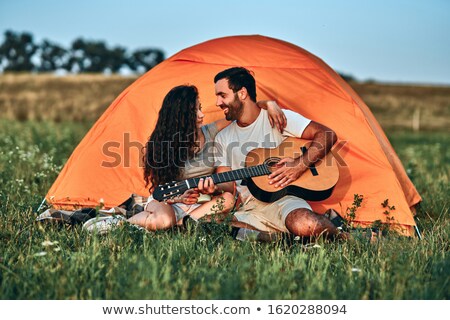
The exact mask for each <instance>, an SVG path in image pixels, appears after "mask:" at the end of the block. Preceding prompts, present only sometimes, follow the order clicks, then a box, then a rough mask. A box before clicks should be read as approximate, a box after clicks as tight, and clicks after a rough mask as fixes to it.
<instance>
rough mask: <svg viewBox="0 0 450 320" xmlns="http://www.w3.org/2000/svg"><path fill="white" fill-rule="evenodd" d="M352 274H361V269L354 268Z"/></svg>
mask: <svg viewBox="0 0 450 320" xmlns="http://www.w3.org/2000/svg"><path fill="white" fill-rule="evenodd" d="M352 272H361V269H359V268H352Z"/></svg>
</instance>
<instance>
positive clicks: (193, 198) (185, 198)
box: [167, 189, 200, 204]
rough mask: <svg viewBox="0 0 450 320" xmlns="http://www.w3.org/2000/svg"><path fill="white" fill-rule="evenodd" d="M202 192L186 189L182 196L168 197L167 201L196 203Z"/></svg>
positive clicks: (171, 202)
mask: <svg viewBox="0 0 450 320" xmlns="http://www.w3.org/2000/svg"><path fill="white" fill-rule="evenodd" d="M199 196H200V193H199V192H198V191H196V190H192V189H191V190H186V191H185V192H184V193H183V194H182V195H181V196H178V197H174V198H172V199H167V203H169V204H173V203H184V204H195V203H197V201H198V197H199Z"/></svg>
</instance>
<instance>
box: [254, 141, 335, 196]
mask: <svg viewBox="0 0 450 320" xmlns="http://www.w3.org/2000/svg"><path fill="white" fill-rule="evenodd" d="M310 143H311V141H310V140H303V139H298V138H290V137H289V138H286V139H285V140H284V141H283V142H282V143H281V144H280V145H279V146H278V147H277V148H274V149H266V148H258V149H253V150H251V151H250V152H249V153H248V154H247V157H246V161H245V164H246V167H252V166H257V165H261V164H263V163H265V164H266V165H267V166H268V167H269V168H270V169H271V170H272V169H273V171H275V170H276V167H274V165H275V163H276V162H277V161H279V160H281V159H283V158H286V157H291V158H294V159H295V158H298V157H299V156H301V155H302V154H303V153H304V152H305V151H306V149H307V148H308V145H309V144H310ZM338 180H339V168H338V166H337V163H336V160H335V159H334V157H333V155H332V153H331V152H329V153H328V154H327V155H326V156H325V157H324V158H323V159H321V160H320V161H318V162H316V163H315V165H314V167H311V168H309V169H308V170H307V171H305V172H304V173H303V174H302V175H301V176H300V178H298V179H297V180H295V181H293V182H292V183H290V184H289V185H287V186H286V187H284V188H275V186H274V185H270V184H269V179H268V176H266V175H264V176H259V177H252V178H247V179H246V181H247V187H248V188H249V190H250V192H251V194H252V195H253V196H254V197H255V198H256V199H258V200H260V201H263V202H273V201H276V200H278V199H280V198H282V197H284V196H286V195H293V196H297V197H299V198H302V199H305V200H309V201H321V200H325V199H326V198H328V197H329V196H330V195H331V193H332V192H333V188H334V186H335V185H336V183H337V181H338Z"/></svg>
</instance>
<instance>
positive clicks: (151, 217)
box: [84, 85, 286, 231]
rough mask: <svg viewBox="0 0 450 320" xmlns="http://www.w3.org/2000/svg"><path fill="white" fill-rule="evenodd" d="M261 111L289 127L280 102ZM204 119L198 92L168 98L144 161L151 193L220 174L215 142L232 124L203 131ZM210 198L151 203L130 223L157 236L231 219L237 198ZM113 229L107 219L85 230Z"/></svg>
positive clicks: (190, 89) (191, 195) (195, 195)
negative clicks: (216, 217)
mask: <svg viewBox="0 0 450 320" xmlns="http://www.w3.org/2000/svg"><path fill="white" fill-rule="evenodd" d="M258 105H259V106H260V107H262V108H265V109H267V110H268V113H269V120H270V121H271V123H272V124H276V125H277V127H278V128H279V130H282V128H284V127H285V124H286V120H285V117H284V114H283V112H282V111H281V109H280V108H279V106H278V105H277V104H276V103H275V102H274V101H262V102H259V103H258ZM203 118H204V114H203V112H202V108H201V104H200V101H199V97H198V90H197V88H196V87H195V86H192V85H182V86H177V87H175V88H173V89H172V90H170V91H169V93H168V94H167V95H166V96H165V98H164V100H163V104H162V107H161V109H160V111H159V116H158V120H157V122H156V125H155V129H154V131H153V133H152V134H151V136H150V138H149V140H148V142H147V144H146V151H145V156H144V163H145V166H144V180H145V182H146V187H149V191H150V193H151V192H152V191H153V190H154V188H155V187H157V186H158V185H161V184H164V183H167V182H172V181H179V180H184V179H188V178H192V177H199V176H205V175H211V174H212V173H213V172H214V169H215V168H214V155H213V153H212V152H213V150H212V149H213V148H212V146H213V142H214V137H215V136H216V134H217V133H218V132H219V131H220V130H222V129H223V128H225V127H226V126H227V125H229V124H230V123H231V122H230V121H227V120H225V119H223V120H218V121H216V122H213V123H211V124H207V125H203ZM208 193H210V199H207V201H205V202H203V203H199V202H200V201H199V197H200V196H201V195H200V194H199V192H198V191H197V190H195V189H194V190H188V191H186V192H185V193H184V194H182V195H179V196H177V197H175V198H173V199H171V200H168V201H167V202H166V203H164V202H158V201H156V200H153V198H152V197H150V200H149V201H148V202H147V203H146V205H145V207H144V211H142V212H140V213H137V214H136V215H134V216H132V217H131V218H129V219H128V222H129V223H132V224H135V225H138V226H140V227H143V228H145V229H147V230H150V231H155V230H162V229H168V228H171V227H174V226H176V225H181V224H182V221H183V218H184V217H187V216H188V217H191V218H192V219H194V220H198V219H200V218H202V217H205V216H207V215H211V214H225V213H227V212H229V211H231V210H232V209H233V207H234V203H235V195H233V194H232V193H230V192H223V191H222V190H221V189H220V185H216V186H215V187H214V189H213V190H208ZM202 198H203V197H202ZM116 220H117V219H116ZM102 224H103V225H102ZM113 224H117V222H114V221H113V220H111V219H110V220H107V219H105V220H104V221H98V222H96V223H94V224H91V225H90V226H89V225H88V226H86V225H85V226H84V228H85V229H88V230H94V229H95V230H97V231H99V230H103V228H105V227H106V228H107V229H109V228H108V226H109V225H113Z"/></svg>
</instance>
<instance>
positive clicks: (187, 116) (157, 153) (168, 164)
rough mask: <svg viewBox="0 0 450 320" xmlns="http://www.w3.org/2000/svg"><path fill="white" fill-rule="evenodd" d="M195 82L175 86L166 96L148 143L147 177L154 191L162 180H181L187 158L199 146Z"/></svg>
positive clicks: (190, 156)
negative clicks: (193, 83) (192, 84)
mask: <svg viewBox="0 0 450 320" xmlns="http://www.w3.org/2000/svg"><path fill="white" fill-rule="evenodd" d="M197 100H198V90H197V88H196V87H195V86H191V85H183V86H178V87H175V88H173V89H172V90H170V91H169V93H168V94H167V95H166V96H165V98H164V101H163V104H162V107H161V110H160V111H159V116H158V121H157V122H156V126H155V130H154V131H153V133H152V134H151V135H150V138H149V139H148V141H147V144H146V148H145V149H146V150H145V155H144V164H145V165H144V180H145V183H146V185H145V186H146V187H148V186H149V185H150V187H149V190H150V192H152V191H153V189H154V188H155V187H157V186H158V185H160V184H163V183H166V182H171V181H174V180H181V178H182V173H183V168H184V164H185V162H186V160H188V159H191V158H193V156H194V150H195V148H196V147H197V142H196V141H197V140H198V139H197V138H198V137H197V130H196V123H197Z"/></svg>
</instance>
